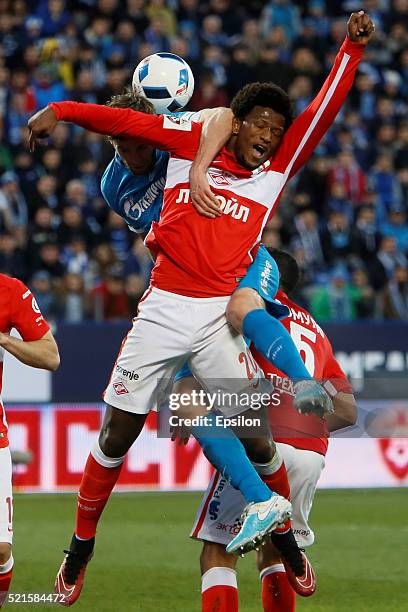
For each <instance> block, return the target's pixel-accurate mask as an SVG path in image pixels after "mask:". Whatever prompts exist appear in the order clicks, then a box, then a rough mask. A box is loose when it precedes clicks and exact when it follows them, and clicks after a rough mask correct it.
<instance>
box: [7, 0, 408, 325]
mask: <svg viewBox="0 0 408 612" xmlns="http://www.w3.org/2000/svg"><path fill="white" fill-rule="evenodd" d="M362 6H363V8H365V9H366V10H367V11H368V12H369V13H370V15H371V16H372V17H373V19H374V21H375V24H376V37H375V40H374V41H373V43H372V44H370V47H369V48H368V49H367V51H366V55H365V61H364V62H363V63H362V64H361V67H360V69H359V73H358V76H357V79H356V83H355V86H354V88H353V90H352V93H351V95H350V97H349V101H348V103H347V105H346V107H345V109H344V110H343V111H342V112H341V115H340V117H339V119H338V121H337V122H336V124H335V126H334V127H333V128H332V129H331V130H330V131H329V134H328V136H327V137H326V138H325V140H324V141H323V142H322V143H321V144H320V146H319V147H318V150H317V152H316V154H315V155H314V157H313V158H312V159H311V160H310V162H309V163H308V164H307V167H306V168H305V169H304V170H303V172H302V173H301V174H300V175H299V177H298V178H296V179H295V180H294V181H293V182H292V184H291V186H290V187H289V189H288V190H287V192H286V194H285V196H284V197H283V199H282V200H281V204H280V207H279V213H278V214H277V215H275V217H274V218H273V220H272V221H271V222H270V223H269V225H268V226H267V227H266V229H265V233H264V237H263V240H264V243H265V244H266V245H267V246H273V247H280V246H282V247H283V248H285V249H288V250H290V251H291V252H293V253H294V254H295V256H296V257H297V259H298V261H299V263H300V264H301V267H302V269H303V272H304V274H303V282H302V286H301V288H300V290H299V294H298V295H297V300H298V301H300V302H301V303H303V304H305V305H307V306H308V307H309V309H310V310H311V312H312V313H313V314H314V316H315V317H316V318H318V319H319V320H321V321H350V320H354V319H373V318H380V319H381V318H386V319H403V320H408V221H407V214H408V113H407V110H408V0H365V1H358V2H357V1H354V0H344V1H342V0H330V2H325V1H323V0H305V1H303V2H289V1H288V0H274V1H273V2H261V1H257V0H254V1H251V0H242V1H237V0H235V1H234V2H232V0H209V1H208V2H202V1H198V0H168V1H167V2H166V1H165V0H146V1H144V0H126V1H125V0H37V1H35V0H0V271H1V272H4V273H7V274H10V275H14V276H18V277H19V278H21V279H22V280H24V281H26V282H27V283H28V284H29V286H30V287H31V288H32V290H33V293H34V294H35V296H36V298H37V300H38V302H39V305H40V308H41V310H42V312H43V313H44V315H45V316H46V317H47V318H49V319H50V320H60V319H64V320H67V321H71V322H78V321H82V320H83V319H91V320H103V319H108V320H116V319H123V318H129V317H131V316H133V315H134V314H135V311H136V307H137V303H138V300H139V299H140V296H141V295H142V293H143V291H144V289H145V287H146V285H147V283H148V278H149V274H150V270H151V262H150V258H149V255H148V253H147V251H146V249H145V247H144V245H143V242H142V239H141V238H140V237H138V236H137V235H135V234H132V233H131V232H130V231H129V230H128V229H127V226H126V224H125V223H124V221H123V220H122V219H121V218H120V217H118V216H117V215H116V214H115V213H113V212H112V211H109V209H108V208H107V206H106V204H105V203H104V200H103V198H102V196H101V192H100V188H99V182H100V177H101V174H102V172H103V170H104V168H105V166H106V165H107V163H108V162H109V161H110V159H111V157H112V147H111V145H110V144H109V143H108V142H107V140H106V139H104V138H102V137H100V136H98V135H94V134H89V133H85V132H84V131H83V130H81V129H79V128H76V127H73V126H69V125H65V124H59V125H58V126H57V128H56V130H55V132H54V134H53V136H52V138H51V139H50V140H49V143H48V145H47V146H44V147H42V148H40V150H38V151H36V153H35V154H34V155H31V154H30V153H28V149H27V146H26V142H27V127H26V124H27V120H28V118H29V117H30V116H31V115H32V114H33V113H34V112H35V111H36V110H38V109H39V108H42V107H43V106H45V105H47V103H48V102H51V101H61V100H65V99H72V100H77V101H82V102H93V103H101V104H102V103H105V102H106V101H107V100H108V99H109V98H110V97H111V96H112V95H114V94H117V93H120V92H121V91H122V90H123V89H124V88H125V86H127V85H128V84H129V83H130V81H131V76H132V73H133V70H134V68H135V66H136V65H137V63H138V62H139V61H140V59H142V58H143V57H145V56H147V55H149V54H151V53H154V52H157V51H170V52H173V53H177V54H179V55H181V56H182V57H184V58H185V59H186V60H187V61H188V62H189V64H190V65H191V67H192V69H193V72H194V74H195V79H196V89H195V93H194V96H193V98H192V100H191V103H190V105H189V108H190V109H193V110H198V109H201V108H208V107H215V106H226V105H228V104H229V101H230V99H231V97H232V96H233V95H234V93H235V92H236V91H237V90H238V89H239V88H240V87H241V86H243V85H244V84H245V83H247V82H249V81H255V80H261V81H265V80H271V81H274V82H276V83H278V84H280V85H281V86H282V87H284V88H285V89H287V90H288V91H289V93H290V95H291V97H292V99H293V101H294V111H295V114H298V113H300V112H301V111H302V110H303V109H304V108H305V107H306V106H307V105H308V104H309V102H310V101H311V99H312V98H313V96H314V94H315V93H316V92H317V91H318V89H319V87H320V86H321V84H322V82H323V80H324V77H325V74H326V73H327V72H328V70H329V68H330V66H331V63H332V61H333V58H334V56H335V54H336V52H337V49H338V47H339V46H340V44H341V42H342V40H343V38H344V35H345V29H346V21H347V19H346V15H348V14H349V13H350V12H351V11H352V10H359V9H360V8H361V7H362Z"/></svg>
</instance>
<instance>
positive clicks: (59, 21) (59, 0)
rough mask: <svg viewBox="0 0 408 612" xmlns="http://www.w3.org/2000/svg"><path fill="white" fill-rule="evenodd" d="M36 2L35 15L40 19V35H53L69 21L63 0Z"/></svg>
mask: <svg viewBox="0 0 408 612" xmlns="http://www.w3.org/2000/svg"><path fill="white" fill-rule="evenodd" d="M38 4H39V7H38V9H37V17H38V18H39V19H40V20H41V36H44V37H48V36H55V34H57V32H59V31H60V30H63V29H64V27H65V26H66V25H67V23H68V21H69V13H68V10H67V7H66V3H65V0H48V1H47V0H42V1H41V2H39V3H38Z"/></svg>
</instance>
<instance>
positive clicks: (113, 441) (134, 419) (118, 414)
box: [99, 406, 147, 457]
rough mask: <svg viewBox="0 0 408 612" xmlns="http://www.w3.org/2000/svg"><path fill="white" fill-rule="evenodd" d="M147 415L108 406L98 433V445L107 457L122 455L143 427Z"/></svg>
mask: <svg viewBox="0 0 408 612" xmlns="http://www.w3.org/2000/svg"><path fill="white" fill-rule="evenodd" d="M146 417H147V415H145V414H133V413H129V412H124V411H122V410H118V409H117V408H113V407H112V406H108V407H107V409H106V413H105V417H104V420H103V424H102V427H101V431H100V433H99V446H100V447H101V450H102V452H103V453H105V455H107V456H108V457H123V455H126V453H127V452H128V450H129V448H130V447H131V446H132V444H133V442H134V441H135V440H136V438H137V437H138V436H139V434H140V432H141V431H142V429H143V425H144V423H145V421H146Z"/></svg>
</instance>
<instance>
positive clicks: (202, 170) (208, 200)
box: [190, 108, 233, 219]
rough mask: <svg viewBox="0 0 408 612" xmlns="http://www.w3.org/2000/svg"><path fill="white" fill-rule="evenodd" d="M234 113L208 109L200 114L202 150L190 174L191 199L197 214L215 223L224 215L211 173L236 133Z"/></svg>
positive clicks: (198, 153)
mask: <svg viewBox="0 0 408 612" xmlns="http://www.w3.org/2000/svg"><path fill="white" fill-rule="evenodd" d="M232 118H233V113H232V111H231V109H229V108H216V109H210V108H209V109H205V110H203V111H201V113H200V122H202V124H203V129H202V132H201V139H200V146H199V149H198V151H197V154H196V156H195V159H194V162H193V165H192V166H191V170H190V196H191V201H192V203H193V205H194V206H195V208H196V209H197V211H198V212H199V213H200V214H201V215H203V216H204V217H209V218H210V219H214V218H215V217H218V216H220V215H221V214H222V213H221V211H220V208H219V203H218V201H217V200H216V199H215V198H214V195H213V193H212V191H211V189H210V186H209V184H208V180H207V174H206V173H207V169H208V166H209V165H210V164H211V162H212V160H213V159H214V157H216V155H217V153H218V151H219V150H220V149H221V148H222V147H223V146H224V145H225V143H226V142H227V140H228V139H229V138H230V136H231V132H232Z"/></svg>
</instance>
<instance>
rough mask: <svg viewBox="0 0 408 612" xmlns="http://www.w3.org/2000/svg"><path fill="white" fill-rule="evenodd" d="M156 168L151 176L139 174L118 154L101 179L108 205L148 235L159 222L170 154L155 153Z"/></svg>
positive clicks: (134, 227) (103, 193)
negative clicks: (132, 170) (155, 222)
mask: <svg viewBox="0 0 408 612" xmlns="http://www.w3.org/2000/svg"><path fill="white" fill-rule="evenodd" d="M153 155H154V166H153V168H152V170H151V171H150V172H149V173H148V174H143V175H136V174H133V172H131V170H129V168H128V167H127V166H126V165H125V164H124V162H123V161H122V159H121V157H120V156H119V155H118V154H116V155H115V157H114V158H113V159H112V161H111V162H110V164H109V165H108V166H107V168H106V170H105V172H104V173H103V176H102V179H101V191H102V195H103V197H104V199H105V201H106V203H107V204H108V206H109V207H110V208H111V209H112V210H114V211H115V212H116V213H118V215H120V216H121V217H123V219H124V220H125V221H126V223H127V224H128V226H129V228H130V229H131V230H132V231H134V232H137V233H140V234H146V233H147V232H148V231H149V230H150V227H151V225H152V223H153V221H158V220H159V217H160V211H161V208H162V205H163V189H164V186H165V183H166V171H167V164H168V161H169V154H168V153H164V152H162V151H158V150H155V151H154V152H153Z"/></svg>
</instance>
